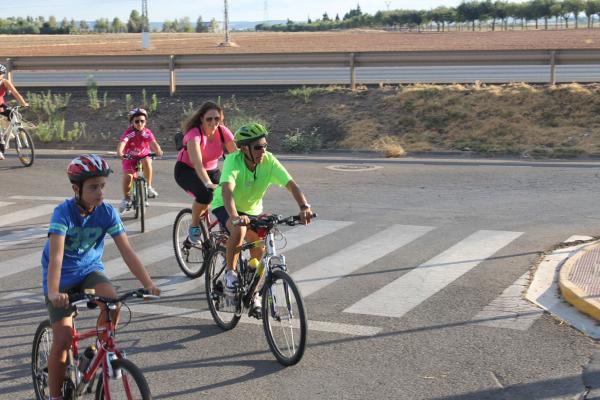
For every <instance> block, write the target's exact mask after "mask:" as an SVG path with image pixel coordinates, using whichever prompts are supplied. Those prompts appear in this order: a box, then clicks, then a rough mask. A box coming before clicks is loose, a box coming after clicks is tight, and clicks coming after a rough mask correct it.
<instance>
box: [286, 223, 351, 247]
mask: <svg viewBox="0 0 600 400" xmlns="http://www.w3.org/2000/svg"><path fill="white" fill-rule="evenodd" d="M352 224H354V222H351V221H329V220H323V219H315V220H313V221H312V222H311V223H310V224H309V225H306V226H304V225H297V226H296V227H295V228H293V229H290V230H288V231H287V232H285V237H286V240H287V245H286V246H285V247H284V248H283V249H280V248H279V246H278V245H279V244H280V243H276V247H277V249H278V250H281V251H282V252H286V251H290V250H292V249H295V248H296V247H299V246H302V245H305V244H306V243H310V242H312V241H315V240H317V239H320V238H322V237H324V236H327V235H330V234H332V233H333V232H335V231H337V230H340V229H343V228H345V227H347V226H350V225H352Z"/></svg>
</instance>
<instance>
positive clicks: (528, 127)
mask: <svg viewBox="0 0 600 400" xmlns="http://www.w3.org/2000/svg"><path fill="white" fill-rule="evenodd" d="M378 105H379V107H378V110H377V111H376V112H371V113H370V115H371V117H370V118H368V117H363V116H362V115H359V114H355V115H353V116H352V115H350V114H349V113H346V115H338V120H339V121H340V123H341V124H342V125H343V128H344V130H345V132H346V135H345V139H343V140H342V141H341V143H340V144H341V145H342V146H344V147H346V148H349V149H356V148H365V144H366V143H372V144H371V146H370V147H371V148H372V149H373V150H377V151H383V150H382V142H381V141H378V139H379V138H380V137H382V135H381V134H382V133H383V134H385V135H386V137H388V138H389V139H386V140H388V141H390V140H392V139H393V141H391V142H390V143H395V144H397V145H399V146H401V147H402V148H403V149H405V150H406V151H408V152H413V151H414V152H417V151H431V150H440V151H445V150H460V151H472V152H476V153H480V154H484V155H517V156H519V155H520V156H526V157H557V158H572V157H578V156H581V155H585V154H597V153H598V150H599V146H598V145H596V144H595V143H597V142H598V141H599V139H600V85H599V84H586V85H581V84H577V83H571V84H564V85H556V86H547V85H530V84H525V83H511V84H505V85H486V84H482V83H480V82H476V83H474V84H471V85H465V84H452V85H426V84H412V85H400V86H397V87H396V88H392V89H389V88H388V89H387V95H386V96H384V97H383V98H382V99H381V101H380V102H379V104H378ZM373 115H376V116H377V118H373ZM360 132H362V134H361V133H360ZM383 152H385V151H383Z"/></svg>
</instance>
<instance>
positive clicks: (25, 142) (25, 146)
mask: <svg viewBox="0 0 600 400" xmlns="http://www.w3.org/2000/svg"><path fill="white" fill-rule="evenodd" d="M15 149H16V150H17V155H18V156H19V160H20V161H21V164H23V165H24V166H26V167H31V165H32V164H33V160H34V158H35V148H34V145H33V139H32V138H31V135H30V134H29V132H27V131H26V130H25V129H23V128H19V129H18V131H17V137H16V138H15Z"/></svg>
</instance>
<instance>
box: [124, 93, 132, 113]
mask: <svg viewBox="0 0 600 400" xmlns="http://www.w3.org/2000/svg"><path fill="white" fill-rule="evenodd" d="M132 104H133V98H132V96H131V95H130V94H129V93H127V94H126V95H125V115H127V113H129V111H131V109H132Z"/></svg>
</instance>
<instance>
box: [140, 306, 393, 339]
mask: <svg viewBox="0 0 600 400" xmlns="http://www.w3.org/2000/svg"><path fill="white" fill-rule="evenodd" d="M129 307H130V308H131V310H132V311H134V312H139V313H143V314H154V315H168V316H171V317H180V318H191V319H202V320H209V321H212V320H213V318H212V315H211V314H210V311H198V310H195V309H191V308H180V307H169V306H163V305H158V304H130V305H129ZM240 322H241V323H246V324H252V325H260V326H262V321H260V320H257V319H255V318H251V317H248V316H246V315H245V314H242V318H241V319H240ZM308 329H309V330H311V331H320V332H331V333H340V334H343V335H351V336H373V335H376V334H378V333H379V332H381V331H382V330H383V329H382V328H379V327H375V326H365V325H352V324H341V323H336V322H325V321H312V320H309V321H308Z"/></svg>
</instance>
